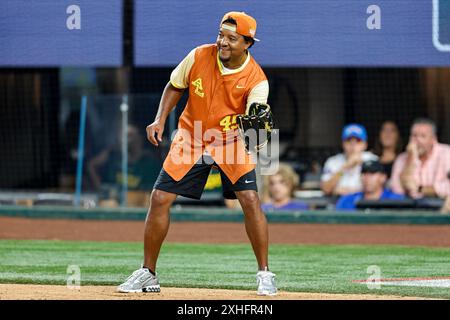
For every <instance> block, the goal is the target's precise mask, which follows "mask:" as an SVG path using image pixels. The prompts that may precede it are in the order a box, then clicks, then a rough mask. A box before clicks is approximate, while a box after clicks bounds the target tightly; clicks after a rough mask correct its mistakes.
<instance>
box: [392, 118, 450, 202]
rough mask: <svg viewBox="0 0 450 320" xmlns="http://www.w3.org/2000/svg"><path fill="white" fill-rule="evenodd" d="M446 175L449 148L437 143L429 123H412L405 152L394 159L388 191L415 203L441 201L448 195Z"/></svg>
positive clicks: (449, 189) (449, 162)
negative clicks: (425, 198)
mask: <svg viewBox="0 0 450 320" xmlns="http://www.w3.org/2000/svg"><path fill="white" fill-rule="evenodd" d="M448 171H450V146H448V145H445V144H441V143H438V141H437V135H436V125H435V124H434V122H433V121H432V120H430V119H423V118H421V119H417V120H415V121H414V123H413V125H412V127H411V132H410V137H409V143H408V146H407V148H406V152H404V153H402V154H401V155H399V156H398V158H397V160H396V161H395V163H394V167H393V169H392V177H391V180H392V181H391V183H392V184H391V185H392V190H393V191H394V192H396V193H402V194H407V195H408V196H410V197H412V198H415V199H418V198H423V197H440V198H445V197H447V196H449V195H450V181H449V179H447V172H448Z"/></svg>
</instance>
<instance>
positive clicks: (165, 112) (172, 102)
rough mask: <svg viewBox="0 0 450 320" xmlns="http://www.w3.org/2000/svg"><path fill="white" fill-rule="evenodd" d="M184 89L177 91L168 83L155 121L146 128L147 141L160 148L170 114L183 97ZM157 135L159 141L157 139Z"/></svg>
mask: <svg viewBox="0 0 450 320" xmlns="http://www.w3.org/2000/svg"><path fill="white" fill-rule="evenodd" d="M183 92H184V89H177V88H175V87H174V86H173V85H171V84H170V82H168V83H167V84H166V87H165V88H164V92H163V94H162V97H161V101H160V103H159V108H158V113H157V114H156V117H155V121H153V123H152V124H150V125H148V126H147V128H146V131H147V139H148V140H149V141H150V142H151V143H152V144H154V145H155V146H158V141H159V142H161V141H162V135H163V132H164V125H165V123H166V119H167V117H168V116H169V114H170V112H171V111H172V110H173V109H174V108H175V106H176V105H177V103H178V101H180V99H181V97H182V96H183ZM155 134H156V135H157V138H158V141H157V140H156V138H155Z"/></svg>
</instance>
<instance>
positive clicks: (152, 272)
mask: <svg viewBox="0 0 450 320" xmlns="http://www.w3.org/2000/svg"><path fill="white" fill-rule="evenodd" d="M142 268H144V269H147V270H148V271H149V272H150V273H151V274H152V275H154V276H155V275H156V274H155V272H154V271H152V269H150V268H148V267H146V266H143V267H142Z"/></svg>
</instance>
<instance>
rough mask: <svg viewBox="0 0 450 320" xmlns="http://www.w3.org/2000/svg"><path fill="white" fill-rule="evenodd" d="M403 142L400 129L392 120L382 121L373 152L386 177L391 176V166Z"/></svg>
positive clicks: (400, 150)
mask: <svg viewBox="0 0 450 320" xmlns="http://www.w3.org/2000/svg"><path fill="white" fill-rule="evenodd" d="M402 149H403V143H402V138H401V137H400V131H399V130H398V126H397V124H396V123H395V122H394V121H391V120H388V121H384V122H383V124H382V125H381V128H380V132H379V135H378V137H377V140H376V142H375V148H374V150H373V153H374V154H376V155H377V156H378V157H379V161H380V163H381V164H382V165H383V167H384V171H385V172H386V174H387V177H388V179H389V178H390V177H391V172H392V166H393V164H394V161H395V159H396V158H397V156H398V155H399V154H400V153H401V152H402Z"/></svg>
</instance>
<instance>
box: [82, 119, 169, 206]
mask: <svg viewBox="0 0 450 320" xmlns="http://www.w3.org/2000/svg"><path fill="white" fill-rule="evenodd" d="M127 139H128V165H127V178H128V179H127V183H128V184H127V186H128V190H129V194H128V200H129V201H128V203H129V205H131V206H146V205H147V204H146V200H147V199H146V198H147V193H148V192H149V191H150V190H151V189H152V187H153V184H154V182H155V181H156V178H157V177H158V174H159V171H160V170H159V168H160V166H161V159H160V158H159V157H157V156H155V155H153V154H152V153H150V152H149V151H147V150H145V149H144V139H143V137H142V135H140V134H139V131H138V129H137V128H136V127H135V126H133V125H128V131H127ZM121 141H122V139H121V131H120V132H119V137H118V144H117V146H116V147H114V148H108V149H106V150H103V151H102V152H100V154H98V155H97V156H95V157H94V158H93V159H92V160H91V161H89V163H88V170H89V173H90V177H91V179H92V183H93V185H94V187H95V189H96V190H100V189H101V188H102V187H103V186H107V187H112V186H114V187H115V188H116V189H118V188H121V186H122V183H123V174H122V152H121ZM115 196H116V195H108V196H107V197H115ZM116 200H117V199H116ZM112 206H114V205H112Z"/></svg>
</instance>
